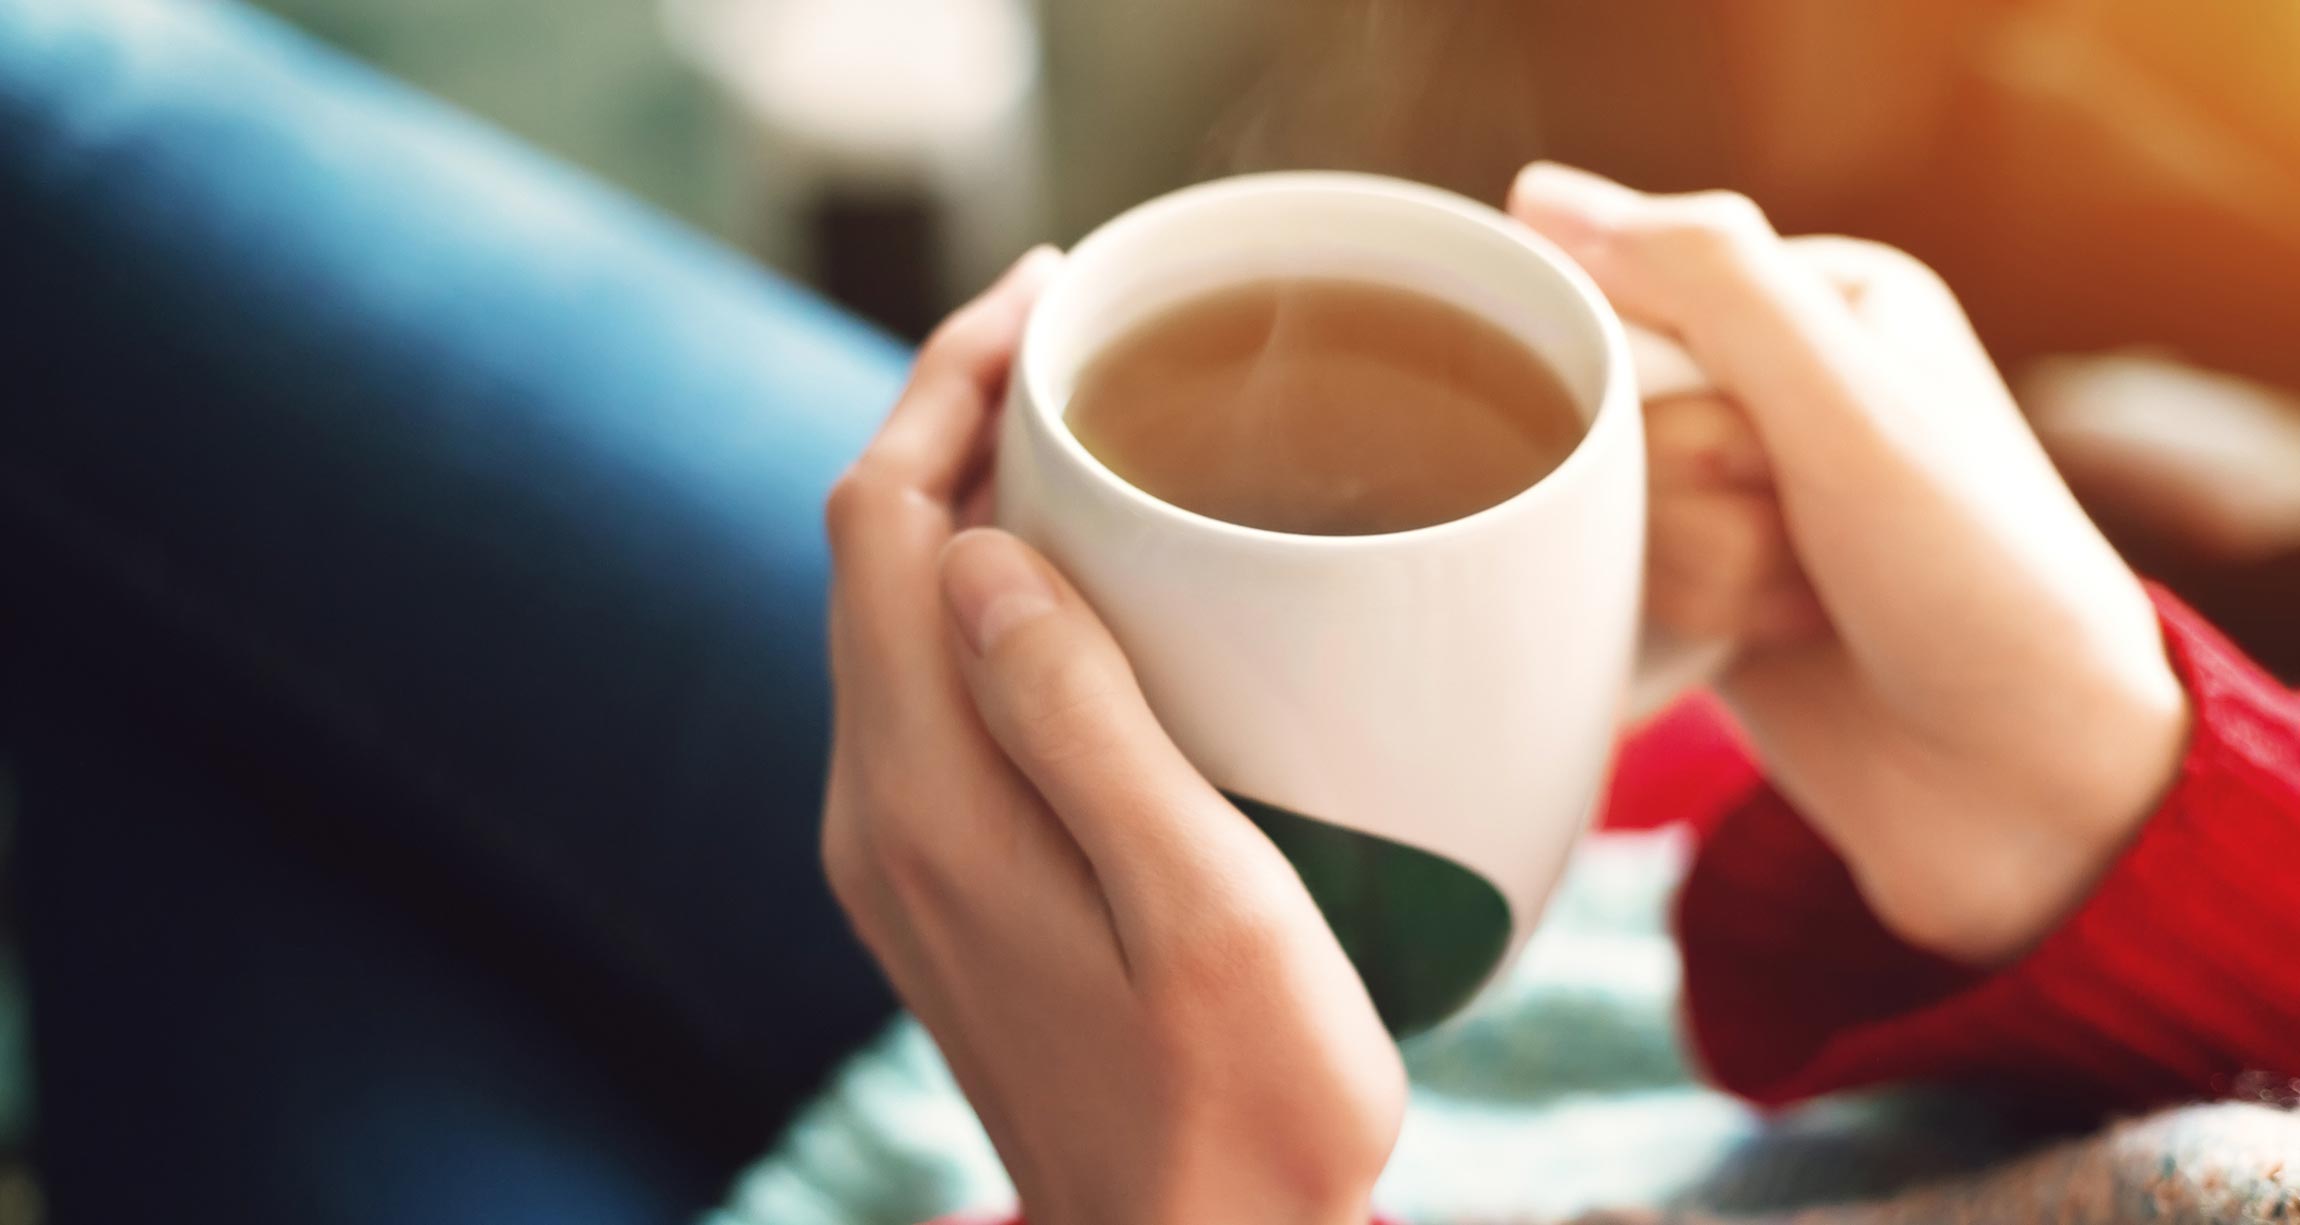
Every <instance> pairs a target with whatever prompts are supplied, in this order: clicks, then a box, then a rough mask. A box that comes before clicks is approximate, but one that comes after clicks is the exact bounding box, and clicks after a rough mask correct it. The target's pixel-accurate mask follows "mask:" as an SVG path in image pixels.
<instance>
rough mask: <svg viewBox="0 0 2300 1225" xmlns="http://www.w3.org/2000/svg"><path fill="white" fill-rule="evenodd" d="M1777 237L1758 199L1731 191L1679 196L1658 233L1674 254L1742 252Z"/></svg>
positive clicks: (1712, 255)
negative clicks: (1759, 205) (1757, 201)
mask: <svg viewBox="0 0 2300 1225" xmlns="http://www.w3.org/2000/svg"><path fill="white" fill-rule="evenodd" d="M1773 236H1774V235H1773V226H1772V223H1771V222H1769V221H1767V220H1766V219H1765V211H1764V210H1763V209H1761V208H1759V207H1757V203H1756V201H1754V200H1751V199H1750V198H1749V197H1747V196H1744V195H1742V194H1740V193H1739V192H1730V191H1705V192H1697V193H1695V194H1693V195H1689V196H1680V197H1678V198H1677V199H1676V200H1675V201H1674V202H1673V203H1672V205H1671V207H1670V208H1669V209H1668V211H1667V214H1666V217H1665V220H1664V221H1663V222H1662V224H1661V225H1660V226H1659V227H1658V228H1657V230H1656V233H1655V237H1656V239H1657V240H1658V241H1660V242H1661V243H1663V244H1664V245H1665V246H1666V247H1667V248H1669V250H1670V251H1671V253H1673V254H1678V255H1682V256H1706V257H1711V258H1716V257H1722V256H1730V255H1735V254H1738V253H1740V252H1742V251H1746V250H1748V249H1750V248H1752V247H1754V246H1756V245H1758V244H1760V243H1762V242H1764V241H1766V240H1768V239H1771V238H1772V237H1773Z"/></svg>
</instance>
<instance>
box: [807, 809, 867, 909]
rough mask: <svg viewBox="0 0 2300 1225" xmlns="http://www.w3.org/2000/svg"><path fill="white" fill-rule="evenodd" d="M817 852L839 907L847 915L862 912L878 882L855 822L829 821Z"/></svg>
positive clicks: (825, 825)
mask: <svg viewBox="0 0 2300 1225" xmlns="http://www.w3.org/2000/svg"><path fill="white" fill-rule="evenodd" d="M817 849H818V851H819V853H820V854H821V857H822V868H823V879H824V880H826V881H828V882H830V887H831V896H832V897H834V898H836V899H838V903H839V907H840V908H841V909H843V910H845V911H846V912H847V913H848V914H850V915H852V914H856V913H858V912H860V911H861V910H862V909H863V905H864V899H865V898H867V897H868V896H869V894H870V890H871V887H872V885H873V883H874V880H875V878H874V877H873V876H872V873H871V864H870V857H869V856H868V855H867V854H866V853H865V850H864V847H863V839H862V834H861V831H859V830H857V829H856V828H855V827H854V825H853V823H852V822H847V821H826V822H824V824H823V836H822V842H821V845H820V846H819V847H818V848H817Z"/></svg>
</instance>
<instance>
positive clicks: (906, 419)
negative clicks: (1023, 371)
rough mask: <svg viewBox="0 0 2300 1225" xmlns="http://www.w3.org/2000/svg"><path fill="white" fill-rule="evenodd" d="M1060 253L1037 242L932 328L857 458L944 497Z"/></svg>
mask: <svg viewBox="0 0 2300 1225" xmlns="http://www.w3.org/2000/svg"><path fill="white" fill-rule="evenodd" d="M1061 264H1062V256H1061V253H1060V252H1058V251H1056V250H1055V249H1054V248H1052V247H1037V248H1034V249H1032V250H1031V251H1030V252H1029V253H1028V254H1026V255H1024V256H1023V257H1022V258H1021V259H1020V260H1017V261H1016V262H1015V264H1014V266H1013V267H1012V268H1010V269H1008V270H1007V273H1006V275H1005V276H1003V277H1001V278H999V281H998V283H997V284H995V285H993V286H991V287H990V289H988V290H987V291H985V292H984V293H983V295H982V296H981V297H979V298H976V299H975V300H974V301H972V302H970V303H968V304H967V305H966V306H964V307H962V308H960V309H959V311H958V313H957V314H954V315H952V316H951V317H950V318H949V319H948V320H946V321H944V323H943V325H942V326H941V327H939V328H937V329H935V332H934V335H932V336H930V337H928V338H927V342H926V344H925V346H924V347H922V348H921V349H920V350H919V355H918V361H917V363H916V365H915V366H913V368H912V371H911V379H910V384H909V386H908V387H906V388H905V389H904V391H903V394H902V398H901V399H900V400H897V401H896V402H895V407H894V411H893V412H892V413H890V414H888V416H887V419H886V423H885V424H884V425H882V426H880V427H879V432H878V436H877V437H876V438H874V439H872V440H871V444H870V446H869V447H867V448H865V449H864V451H863V454H862V458H861V459H860V460H858V461H857V467H858V468H859V469H864V470H868V471H869V472H871V473H872V474H873V475H874V476H875V477H876V478H878V479H880V480H883V481H886V482H889V483H891V484H894V485H896V486H899V487H901V488H905V489H910V490H916V491H918V492H921V493H925V494H927V495H928V496H930V497H935V498H947V497H949V496H950V495H951V493H952V492H953V490H954V489H955V488H956V486H957V485H958V483H959V482H960V480H961V479H962V478H963V477H964V476H965V475H966V470H967V467H968V463H969V460H970V459H971V458H972V457H973V456H974V455H975V446H976V443H977V440H978V439H979V438H980V436H981V434H982V426H983V424H984V422H985V421H986V420H987V419H988V417H989V416H990V413H991V411H992V408H993V407H994V406H995V405H996V403H997V401H998V398H999V396H1000V395H1001V394H1002V393H1003V392H1004V390H1005V386H1006V378H1007V373H1008V367H1009V366H1010V365H1011V364H1012V362H1013V360H1014V352H1015V348H1016V346H1017V345H1019V344H1020V343H1021V340H1022V329H1023V325H1024V323H1025V322H1026V321H1027V320H1028V319H1029V316H1030V308H1031V307H1032V306H1033V305H1035V304H1036V303H1037V301H1038V295H1039V293H1040V292H1041V291H1043V290H1044V289H1045V287H1046V283H1047V281H1048V280H1050V279H1051V278H1052V277H1053V275H1054V272H1055V270H1056V269H1057V268H1059V267H1061Z"/></svg>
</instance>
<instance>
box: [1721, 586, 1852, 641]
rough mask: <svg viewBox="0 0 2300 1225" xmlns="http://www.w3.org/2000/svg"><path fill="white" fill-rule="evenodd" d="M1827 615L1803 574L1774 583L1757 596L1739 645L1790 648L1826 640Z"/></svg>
mask: <svg viewBox="0 0 2300 1225" xmlns="http://www.w3.org/2000/svg"><path fill="white" fill-rule="evenodd" d="M1829 633H1830V625H1829V612H1828V609H1827V608H1825V607H1823V606H1822V604H1821V597H1820V595H1819V594H1818V593H1816V592H1815V591H1814V590H1813V585H1812V584H1811V583H1809V582H1807V581H1806V580H1805V577H1804V576H1803V575H1802V574H1798V575H1793V576H1790V577H1788V578H1785V579H1782V580H1780V581H1778V582H1775V583H1773V584H1772V585H1770V586H1769V587H1767V588H1766V589H1765V590H1763V591H1761V592H1759V593H1758V594H1757V598H1756V599H1755V601H1753V602H1752V604H1751V606H1750V611H1749V619H1748V625H1747V627H1746V628H1745V629H1743V630H1742V632H1741V637H1740V641H1741V642H1743V643H1745V644H1747V645H1749V646H1753V647H1760V648H1762V647H1778V646H1791V645H1795V644H1798V643H1805V642H1811V641H1813V640H1814V639H1816V638H1824V637H1827V636H1828V635H1829Z"/></svg>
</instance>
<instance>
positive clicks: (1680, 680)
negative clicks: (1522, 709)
mask: <svg viewBox="0 0 2300 1225" xmlns="http://www.w3.org/2000/svg"><path fill="white" fill-rule="evenodd" d="M1622 326H1623V328H1624V329H1625V330H1627V332H1628V333H1629V364H1630V366H1631V367H1632V368H1633V369H1634V370H1635V371H1636V375H1637V395H1638V398H1639V399H1640V400H1641V401H1647V400H1659V399H1662V398H1664V397H1667V396H1689V395H1698V394H1700V393H1702V392H1709V391H1715V390H1716V387H1717V385H1716V383H1715V382H1714V381H1712V380H1711V379H1710V377H1709V376H1708V375H1707V374H1706V373H1704V372H1703V371H1702V369H1701V367H1700V366H1698V365H1696V364H1695V363H1694V361H1693V356H1692V354H1690V353H1687V352H1686V351H1685V347H1684V346H1683V345H1680V344H1678V343H1677V342H1676V341H1674V340H1671V339H1669V338H1668V337H1666V336H1663V335H1661V334H1660V333H1658V332H1653V331H1649V330H1647V329H1645V328H1641V327H1638V326H1637V325H1636V324H1633V323H1626V324H1623V325H1622ZM1737 647H1738V644H1736V643H1734V642H1733V641H1732V640H1731V639H1724V638H1715V639H1710V638H1686V637H1683V636H1682V635H1678V634H1673V633H1671V632H1669V631H1668V630H1665V629H1662V628H1660V627H1659V626H1655V625H1647V626H1646V627H1645V630H1644V634H1643V636H1642V637H1641V639H1640V640H1639V643H1638V648H1637V671H1636V673H1635V674H1634V675H1633V676H1632V677H1631V678H1630V682H1629V703H1628V722H1629V723H1630V724H1633V725H1634V724H1638V723H1643V722H1644V721H1645V720H1647V719H1650V718H1652V717H1653V716H1655V715H1657V714H1660V713H1661V711H1662V710H1663V709H1664V708H1666V707H1667V706H1668V705H1669V704H1670V703H1672V702H1674V701H1676V700H1677V699H1678V698H1680V697H1683V696H1685V694H1687V693H1688V692H1691V691H1692V690H1695V689H1698V688H1700V687H1701V686H1703V685H1706V684H1708V683H1709V682H1711V681H1713V680H1715V679H1717V677H1718V676H1719V675H1720V674H1722V673H1723V672H1724V671H1725V668H1726V666H1727V665H1729V664H1731V663H1732V662H1733V655H1734V652H1735V651H1736V650H1737Z"/></svg>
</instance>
